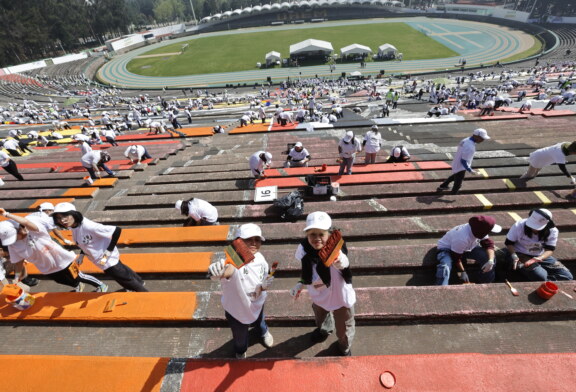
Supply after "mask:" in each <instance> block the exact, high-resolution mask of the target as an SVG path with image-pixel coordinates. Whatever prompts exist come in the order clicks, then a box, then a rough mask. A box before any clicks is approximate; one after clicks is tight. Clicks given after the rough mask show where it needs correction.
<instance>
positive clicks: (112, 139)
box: [102, 129, 118, 146]
mask: <svg viewBox="0 0 576 392" xmlns="http://www.w3.org/2000/svg"><path fill="white" fill-rule="evenodd" d="M102 135H103V136H104V137H105V138H106V141H107V142H108V143H110V144H111V145H112V146H118V143H117V142H116V131H114V130H113V129H104V130H103V131H102Z"/></svg>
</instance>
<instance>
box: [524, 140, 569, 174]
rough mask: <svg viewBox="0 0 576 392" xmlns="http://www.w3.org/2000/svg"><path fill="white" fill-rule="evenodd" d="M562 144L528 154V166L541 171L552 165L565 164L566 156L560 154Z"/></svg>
mask: <svg viewBox="0 0 576 392" xmlns="http://www.w3.org/2000/svg"><path fill="white" fill-rule="evenodd" d="M562 144H564V143H558V144H555V145H553V146H550V147H544V148H541V149H539V150H536V151H534V152H532V153H530V166H532V167H535V168H537V169H542V168H543V167H544V166H548V165H552V164H553V163H560V164H565V163H566V155H564V153H563V152H562Z"/></svg>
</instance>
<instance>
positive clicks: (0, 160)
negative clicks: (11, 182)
mask: <svg viewBox="0 0 576 392" xmlns="http://www.w3.org/2000/svg"><path fill="white" fill-rule="evenodd" d="M0 166H2V169H4V170H6V171H7V172H8V173H10V174H12V175H13V176H14V177H16V179H17V180H18V181H24V177H22V174H20V172H19V171H18V166H16V162H14V160H13V159H12V158H10V156H9V155H8V154H6V153H5V152H4V151H0Z"/></svg>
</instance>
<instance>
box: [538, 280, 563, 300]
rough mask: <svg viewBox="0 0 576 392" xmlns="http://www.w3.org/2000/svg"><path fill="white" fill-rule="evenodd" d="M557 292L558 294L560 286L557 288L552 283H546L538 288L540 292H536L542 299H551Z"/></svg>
mask: <svg viewBox="0 0 576 392" xmlns="http://www.w3.org/2000/svg"><path fill="white" fill-rule="evenodd" d="M557 292H558V286H556V285H555V284H554V283H552V282H544V283H542V284H541V285H540V287H538V290H536V293H538V295H539V296H540V297H541V298H542V299H550V298H552V297H553V296H554V294H556V293H557Z"/></svg>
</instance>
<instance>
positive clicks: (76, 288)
mask: <svg viewBox="0 0 576 392" xmlns="http://www.w3.org/2000/svg"><path fill="white" fill-rule="evenodd" d="M83 291H84V283H83V282H80V284H79V285H78V286H76V287H74V290H72V292H73V293H81V292H83Z"/></svg>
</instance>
